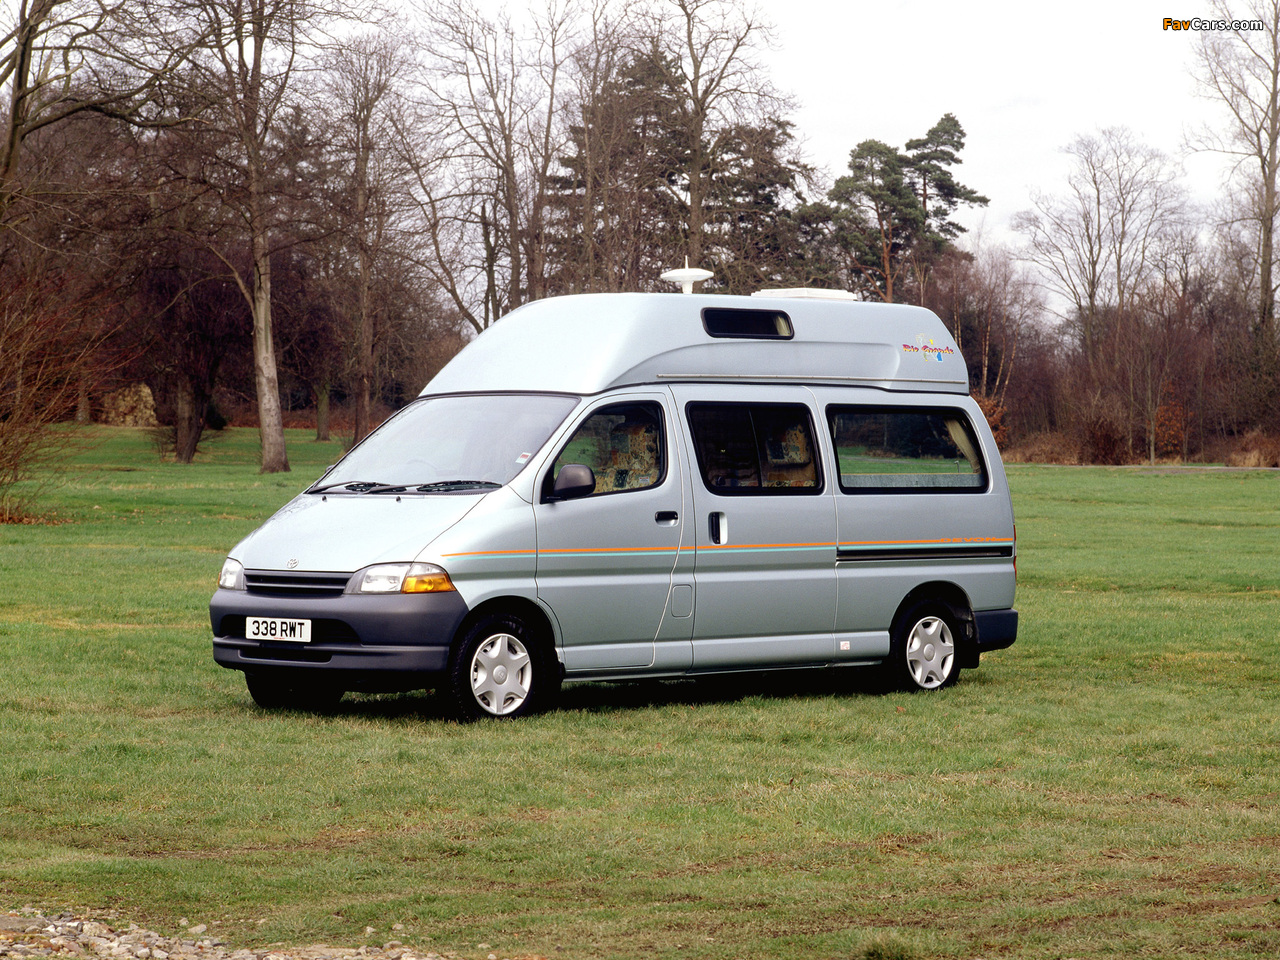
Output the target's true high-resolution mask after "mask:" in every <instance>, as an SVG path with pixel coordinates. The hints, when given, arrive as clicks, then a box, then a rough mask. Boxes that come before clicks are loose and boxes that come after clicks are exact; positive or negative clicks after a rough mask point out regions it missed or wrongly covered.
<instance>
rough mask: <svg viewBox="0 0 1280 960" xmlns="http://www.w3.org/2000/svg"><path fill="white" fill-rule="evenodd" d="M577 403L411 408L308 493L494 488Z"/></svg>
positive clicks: (498, 397)
mask: <svg viewBox="0 0 1280 960" xmlns="http://www.w3.org/2000/svg"><path fill="white" fill-rule="evenodd" d="M577 403H578V400H577V398H576V397H565V396H549V395H547V394H488V395H485V394H476V395H466V396H450V397H428V398H426V399H423V400H417V401H415V402H414V403H411V404H410V405H409V406H407V407H405V408H404V409H403V410H401V411H400V412H399V413H397V414H396V415H395V416H393V417H391V418H390V419H389V420H387V421H386V422H385V423H384V424H383V425H382V426H380V427H379V428H378V429H377V430H375V431H374V432H373V433H371V434H370V435H369V436H368V437H367V438H366V439H365V441H364V442H363V443H361V444H360V445H359V446H358V447H356V448H355V449H353V450H352V451H351V452H350V453H349V454H347V455H346V456H345V457H343V458H342V460H341V461H340V462H339V463H338V465H337V466H335V467H334V468H333V470H331V471H330V472H329V473H328V474H326V475H325V477H324V478H323V479H322V480H321V481H320V482H319V483H318V484H317V485H316V486H314V487H312V488H311V491H310V492H312V493H319V492H321V491H333V490H338V491H349V492H351V493H380V492H389V491H391V490H400V489H404V490H417V489H418V488H422V492H423V493H453V492H474V491H476V490H483V489H485V488H487V487H494V486H502V485H504V484H506V483H508V482H509V481H510V480H511V479H512V478H513V477H514V476H515V475H516V474H517V473H519V472H520V471H521V470H523V469H524V466H525V464H526V463H528V462H529V458H530V457H532V456H533V455H534V454H535V453H537V452H538V450H540V449H541V448H542V445H543V444H544V443H546V442H547V438H548V437H550V436H551V434H552V432H553V431H554V430H555V428H556V427H558V426H559V425H560V424H561V422H562V421H563V420H564V418H565V417H567V416H568V415H569V411H570V410H572V409H573V408H574V407H575V406H576V405H577Z"/></svg>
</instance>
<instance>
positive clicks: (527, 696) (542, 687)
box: [449, 614, 560, 720]
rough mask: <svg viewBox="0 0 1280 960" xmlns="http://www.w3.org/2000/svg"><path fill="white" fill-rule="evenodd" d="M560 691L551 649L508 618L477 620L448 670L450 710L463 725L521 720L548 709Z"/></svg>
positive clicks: (524, 625) (515, 618) (527, 628)
mask: <svg viewBox="0 0 1280 960" xmlns="http://www.w3.org/2000/svg"><path fill="white" fill-rule="evenodd" d="M559 687H560V672H559V670H558V669H557V667H556V662H555V656H554V654H552V653H551V651H550V645H549V644H548V643H545V642H544V641H543V638H542V637H541V636H540V635H539V634H538V632H537V631H535V630H534V629H532V628H531V627H530V626H529V624H528V623H526V622H525V621H524V620H523V619H521V618H520V617H518V616H515V615H512V614H501V615H497V616H489V617H485V618H483V619H481V620H479V621H477V622H476V623H475V624H474V625H473V626H472V627H471V629H469V630H468V631H467V632H466V634H465V635H464V636H463V638H462V641H461V642H460V643H459V644H458V646H457V648H456V649H455V650H454V654H453V662H452V663H451V665H450V668H449V689H450V693H451V695H452V698H453V707H454V711H455V713H456V714H457V716H458V717H459V719H462V720H477V719H479V718H481V717H504V718H506V717H521V716H524V715H525V714H528V713H531V712H533V711H534V710H538V709H542V708H543V707H545V706H547V705H549V704H550V702H551V701H552V700H554V699H555V694H556V691H557V690H558V689H559Z"/></svg>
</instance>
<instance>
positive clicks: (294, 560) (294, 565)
mask: <svg viewBox="0 0 1280 960" xmlns="http://www.w3.org/2000/svg"><path fill="white" fill-rule="evenodd" d="M285 566H287V567H288V568H289V569H290V570H296V569H297V568H298V558H297V557H292V558H291V559H290V560H289V562H288V563H287V564H285Z"/></svg>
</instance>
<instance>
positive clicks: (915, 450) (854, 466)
mask: <svg viewBox="0 0 1280 960" xmlns="http://www.w3.org/2000/svg"><path fill="white" fill-rule="evenodd" d="M827 418H828V422H829V425H830V427H831V439H832V440H833V441H834V443H835V448H836V459H837V461H838V463H839V465H840V489H841V490H843V491H844V492H845V493H940V492H951V493H956V492H960V493H964V492H968V493H978V492H981V491H983V490H985V489H986V488H987V468H986V465H985V464H984V463H983V462H982V454H981V452H980V450H979V447H978V441H977V439H976V438H975V437H974V433H973V428H972V427H971V426H970V425H969V420H968V418H967V417H966V416H965V415H964V413H963V412H961V411H960V410H953V409H942V408H933V409H929V408H914V407H912V408H904V407H836V406H832V407H828V408H827Z"/></svg>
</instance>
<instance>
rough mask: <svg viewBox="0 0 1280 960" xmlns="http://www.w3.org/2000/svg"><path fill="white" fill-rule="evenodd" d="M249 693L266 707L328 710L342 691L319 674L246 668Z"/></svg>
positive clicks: (267, 708)
mask: <svg viewBox="0 0 1280 960" xmlns="http://www.w3.org/2000/svg"><path fill="white" fill-rule="evenodd" d="M244 682H245V685H246V686H247V687H248V688H249V696H251V697H253V702H254V703H256V704H257V705H258V706H260V707H261V708H262V709H263V710H329V709H332V708H333V707H335V706H337V704H338V701H339V700H341V699H342V694H343V690H342V688H341V687H338V686H335V685H334V684H332V683H327V682H325V681H324V680H323V679H322V678H319V677H310V676H307V675H306V674H301V673H291V672H290V671H288V670H246V671H245V674H244Z"/></svg>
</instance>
